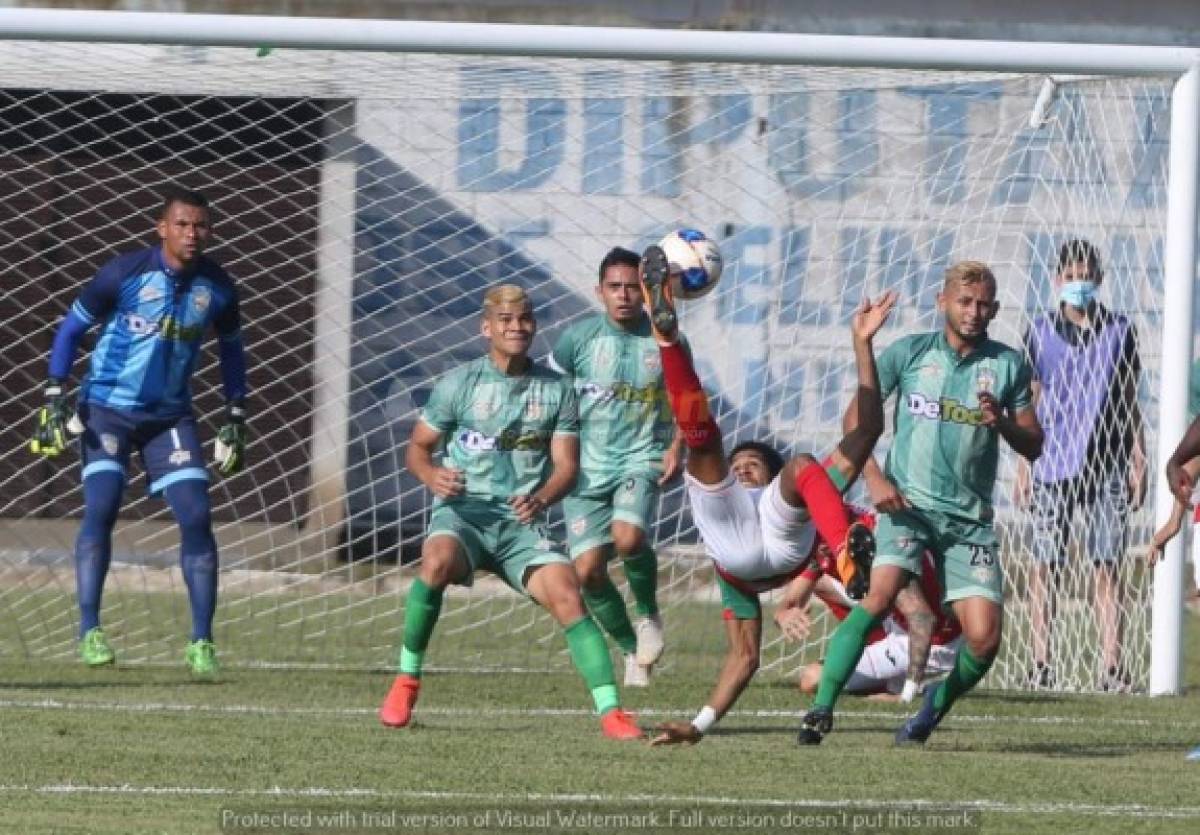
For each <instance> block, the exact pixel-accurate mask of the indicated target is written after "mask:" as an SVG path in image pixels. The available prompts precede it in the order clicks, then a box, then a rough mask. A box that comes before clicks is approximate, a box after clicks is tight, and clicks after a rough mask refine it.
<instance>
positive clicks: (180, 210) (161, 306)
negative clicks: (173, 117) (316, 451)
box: [30, 187, 246, 676]
mask: <svg viewBox="0 0 1200 835" xmlns="http://www.w3.org/2000/svg"><path fill="white" fill-rule="evenodd" d="M157 231H158V235H159V238H160V239H161V245H160V246H155V247H151V248H148V249H142V250H139V251H137V252H131V253H127V254H124V255H120V256H118V257H116V258H114V259H113V260H111V261H109V262H108V263H107V264H105V265H104V266H103V267H102V268H101V269H100V271H99V272H98V273H97V274H96V276H95V277H94V278H93V279H92V280H91V281H90V282H89V283H88V284H86V285H85V286H84V288H83V290H82V292H81V293H80V295H79V298H78V299H76V300H75V303H74V304H72V305H71V308H70V310H69V311H68V313H67V316H66V318H65V319H64V320H63V322H62V324H61V325H60V326H59V329H58V332H57V333H56V334H55V337H54V344H53V347H52V349H51V352H50V368H49V374H48V381H47V383H46V389H45V397H46V403H45V405H44V406H43V407H42V408H41V410H40V412H39V413H38V416H37V427H36V434H35V436H34V439H33V442H32V444H31V445H30V446H31V448H32V450H33V452H35V453H40V454H42V455H45V456H48V457H53V456H56V455H58V454H59V453H61V452H63V450H64V449H65V448H66V445H67V441H68V436H69V434H78V433H82V436H83V437H82V443H81V445H80V453H81V457H82V463H83V501H84V511H83V522H82V524H81V525H80V528H79V537H78V539H77V540H76V542H75V581H76V593H77V595H78V600H79V615H80V645H79V652H80V655H81V657H82V658H83V661H84V663H86V664H87V665H89V666H92V667H96V666H102V665H105V664H112V663H113V662H114V661H115V660H116V659H115V654H114V653H113V650H112V647H111V646H110V644H109V642H108V639H107V637H106V636H105V634H104V630H103V629H102V628H101V626H100V598H101V593H102V592H103V589H104V579H105V576H106V575H107V573H108V566H109V561H110V559H111V556H112V532H113V526H114V525H115V524H116V520H117V514H118V512H119V510H120V506H121V494H122V492H123V491H124V489H125V482H126V477H127V468H128V464H129V456H130V453H131V452H132V451H133V450H134V449H136V450H138V452H139V453H140V454H141V458H142V464H143V467H144V469H145V471H146V480H147V483H148V485H149V493H150V494H151V495H152V496H158V495H162V496H164V497H165V498H166V501H167V504H168V505H170V508H171V512H172V513H173V514H174V516H175V520H176V522H178V524H179V531H180V562H181V564H182V568H183V577H184V581H185V583H186V585H187V590H188V599H189V601H190V603H191V610H192V632H191V640H190V641H189V643H188V644H187V647H186V650H185V653H184V660H185V662H186V664H187V666H188V668H189V669H190V670H191V671H192V673H193V674H195V675H199V676H211V675H215V674H216V672H217V658H216V648H215V647H214V645H213V634H212V622H213V614H214V612H215V610H216V603H217V544H216V540H215V539H214V537H213V531H212V523H211V520H210V508H209V499H208V473H207V471H206V470H205V467H204V458H203V451H202V449H201V446H200V439H199V437H198V435H197V432H196V421H195V418H194V417H193V416H192V406H191V391H190V386H189V380H190V378H191V376H192V373H193V371H194V369H195V367H196V361H197V359H198V358H199V355H200V350H201V345H202V343H203V340H204V335H205V332H206V331H207V330H208V328H209V326H210V325H211V326H213V327H214V328H215V330H216V332H217V335H218V341H219V346H220V357H221V376H222V380H223V383H224V391H225V397H226V402H227V405H226V415H225V416H226V425H225V426H224V427H223V428H222V429H221V431H220V434H219V435H218V437H217V444H216V452H217V458H218V467H217V468H218V470H219V471H220V472H221V473H222V474H223V475H230V474H232V473H235V472H237V471H238V470H239V469H241V466H242V462H243V460H244V453H245V437H246V435H245V408H244V399H245V396H246V371H245V369H246V363H245V357H244V354H243V350H242V337H241V328H240V316H239V313H238V295H237V288H236V287H235V286H234V284H233V281H232V280H231V279H230V278H229V276H228V275H227V274H226V272H225V271H224V270H223V269H222V268H221V267H220V266H219V265H217V264H216V263H215V262H213V261H212V260H211V259H209V258H207V257H206V256H205V255H204V249H205V246H206V244H207V243H208V240H209V236H210V234H211V226H210V214H209V208H208V200H207V198H206V197H205V196H204V195H202V194H200V193H198V192H194V191H188V190H184V189H182V188H178V187H171V188H170V189H169V190H168V191H167V193H166V194H165V196H164V199H163V202H162V211H161V214H160V215H159V219H158V223H157ZM93 325H99V336H98V338H97V340H96V345H95V348H94V349H93V351H92V357H91V368H90V371H89V373H88V375H87V377H86V378H85V379H84V381H83V385H82V387H81V389H80V395H79V403H78V414H77V415H73V414H72V410H71V408H70V406H69V405H68V402H67V398H66V394H65V387H66V379H67V377H68V375H69V374H70V372H71V366H72V364H73V363H74V359H75V352H76V350H77V348H78V346H79V341H80V339H81V338H82V337H83V335H84V333H85V332H86V331H87V330H88V329H89V328H91V327H92V326H93ZM76 430H78V431H77V432H76Z"/></svg>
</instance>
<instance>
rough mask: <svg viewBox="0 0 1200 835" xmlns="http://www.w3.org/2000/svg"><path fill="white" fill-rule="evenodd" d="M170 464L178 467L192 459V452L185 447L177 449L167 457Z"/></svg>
mask: <svg viewBox="0 0 1200 835" xmlns="http://www.w3.org/2000/svg"><path fill="white" fill-rule="evenodd" d="M167 460H168V461H170V462H171V464H172V466H175V467H179V466H182V465H184V464H186V463H187V462H189V461H191V460H192V454H191V453H190V452H188V451H187V450H186V449H177V450H175V451H174V452H172V453H171V455H170V456H169V457H168V458H167Z"/></svg>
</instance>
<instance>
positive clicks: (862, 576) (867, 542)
mask: <svg viewBox="0 0 1200 835" xmlns="http://www.w3.org/2000/svg"><path fill="white" fill-rule="evenodd" d="M846 556H848V557H849V558H850V561H851V562H852V563H854V576H853V577H852V578H851V579H850V582H849V583H848V584H847V585H846V594H847V595H848V596H849V597H850V599H851V600H862V599H863V598H864V597H866V596H867V591H868V589H869V588H870V582H871V566H872V565H873V564H874V563H875V534H874V533H872V532H871V529H870V528H868V527H867V526H866V525H864V524H863V523H862V522H855V523H854V524H853V525H851V526H850V529H849V530H848V531H846Z"/></svg>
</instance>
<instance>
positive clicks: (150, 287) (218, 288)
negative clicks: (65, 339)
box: [68, 247, 245, 417]
mask: <svg viewBox="0 0 1200 835" xmlns="http://www.w3.org/2000/svg"><path fill="white" fill-rule="evenodd" d="M71 316H73V317H75V318H77V319H78V320H80V321H81V322H82V323H83V324H84V325H86V326H87V327H91V326H92V325H95V324H99V326H100V335H99V337H98V339H97V340H96V347H95V349H94V350H93V351H92V362H91V369H90V372H89V373H88V375H87V378H86V379H85V380H84V382H83V388H82V394H81V399H83V400H85V401H87V402H89V403H97V404H100V405H103V406H108V407H110V408H115V409H124V410H136V411H138V412H144V413H146V414H150V415H154V416H156V417H173V416H178V415H183V414H187V413H188V412H190V411H191V399H192V395H191V388H190V386H189V380H190V379H191V376H192V372H193V371H194V370H195V368H196V361H197V359H198V358H199V356H200V350H201V346H202V344H203V341H204V335H205V333H206V332H207V330H208V327H209V325H212V326H213V327H214V328H215V329H216V332H217V335H218V338H219V339H220V340H221V342H222V366H223V367H222V370H223V371H224V370H225V369H224V364H225V363H224V357H225V355H226V353H227V349H229V348H235V349H236V353H237V354H238V355H239V356H240V354H241V325H240V315H239V313H238V295H237V289H236V288H235V286H234V284H233V281H232V279H230V277H229V275H228V274H227V273H226V272H225V270H223V269H222V268H221V267H220V266H219V265H218V264H216V263H215V262H213V261H211V260H210V259H208V258H205V257H203V256H201V258H200V259H199V260H198V262H197V264H196V265H195V267H194V268H193V269H192V270H191V271H190V272H189V273H186V274H183V273H176V272H174V271H173V270H171V269H170V268H169V267H168V266H167V265H166V263H165V262H164V261H163V257H162V250H161V249H160V248H159V247H151V248H149V249H144V250H141V251H139V252H131V253H128V254H126V255H119V256H117V257H116V258H114V259H113V260H111V261H109V262H108V263H107V264H105V265H104V266H103V267H102V268H101V269H100V272H98V273H97V274H96V277H95V278H93V279H92V280H91V281H90V282H89V283H88V284H87V285H86V286H85V287H84V288H83V292H82V293H81V294H80V296H79V298H78V299H77V300H76V301H75V303H74V304H73V305H72V306H71V311H70V314H69V317H68V318H70V317H71ZM239 388H240V389H241V390H240V391H239V390H237V389H239ZM226 389H227V391H226V393H227V395H230V396H236V397H241V396H244V394H245V382H244V378H243V379H241V380H237V381H236V382H235V384H234V385H233V387H232V390H231V388H230V385H229V381H228V380H227V383H226Z"/></svg>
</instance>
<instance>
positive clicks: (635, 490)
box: [563, 471, 659, 559]
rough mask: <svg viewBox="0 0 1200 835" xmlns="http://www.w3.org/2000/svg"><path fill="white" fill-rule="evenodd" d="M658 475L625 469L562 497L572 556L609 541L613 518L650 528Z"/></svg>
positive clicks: (606, 543) (572, 557)
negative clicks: (629, 471) (622, 472)
mask: <svg viewBox="0 0 1200 835" xmlns="http://www.w3.org/2000/svg"><path fill="white" fill-rule="evenodd" d="M658 478H659V477H658V476H657V475H655V474H653V473H649V472H645V471H643V472H636V473H626V474H624V475H619V476H614V477H613V478H611V479H609V480H607V481H604V482H600V483H598V484H597V483H595V482H592V483H590V484H588V485H587V486H586V487H585V488H584V489H582V490H580V491H578V492H577V493H573V494H572V495H570V496H567V498H565V499H563V518H564V519H566V522H567V545H568V548H569V550H570V553H571V559H576V558H578V557H579V556H580V555H581V554H583V553H585V552H587V551H590V550H592V549H593V548H598V547H600V546H601V545H611V544H612V541H613V537H612V523H613V522H626V523H628V524H630V525H633V526H634V527H637V528H641V529H642V530H643V531H647V530H649V529H650V522H651V519H652V518H653V515H654V510H655V506H656V505H657V503H658Z"/></svg>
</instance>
